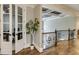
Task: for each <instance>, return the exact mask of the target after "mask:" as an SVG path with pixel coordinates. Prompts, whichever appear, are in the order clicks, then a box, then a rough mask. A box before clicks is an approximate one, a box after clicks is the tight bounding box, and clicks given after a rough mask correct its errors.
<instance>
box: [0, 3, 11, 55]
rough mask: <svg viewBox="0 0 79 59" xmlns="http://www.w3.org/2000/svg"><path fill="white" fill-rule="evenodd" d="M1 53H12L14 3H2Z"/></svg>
mask: <svg viewBox="0 0 79 59" xmlns="http://www.w3.org/2000/svg"><path fill="white" fill-rule="evenodd" d="M0 25H1V54H12V5H9V4H3V5H1V24H0Z"/></svg>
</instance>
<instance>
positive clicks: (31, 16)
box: [26, 6, 34, 47]
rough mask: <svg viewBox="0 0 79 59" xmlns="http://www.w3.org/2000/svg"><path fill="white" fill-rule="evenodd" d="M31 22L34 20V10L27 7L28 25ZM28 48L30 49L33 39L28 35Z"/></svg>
mask: <svg viewBox="0 0 79 59" xmlns="http://www.w3.org/2000/svg"><path fill="white" fill-rule="evenodd" d="M29 20H34V8H32V7H28V6H27V7H26V23H27V22H28V21H29ZM26 43H27V45H26V47H30V44H31V37H30V34H26Z"/></svg>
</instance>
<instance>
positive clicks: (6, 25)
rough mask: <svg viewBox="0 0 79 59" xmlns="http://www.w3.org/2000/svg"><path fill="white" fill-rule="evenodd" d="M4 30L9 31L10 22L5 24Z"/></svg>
mask: <svg viewBox="0 0 79 59" xmlns="http://www.w3.org/2000/svg"><path fill="white" fill-rule="evenodd" d="M3 32H9V24H3Z"/></svg>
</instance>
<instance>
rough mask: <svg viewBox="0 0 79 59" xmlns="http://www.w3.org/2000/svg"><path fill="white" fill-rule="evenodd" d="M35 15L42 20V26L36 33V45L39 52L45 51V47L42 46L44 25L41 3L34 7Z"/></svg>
mask: <svg viewBox="0 0 79 59" xmlns="http://www.w3.org/2000/svg"><path fill="white" fill-rule="evenodd" d="M34 16H35V18H38V20H39V22H40V27H39V30H38V32H37V33H36V38H35V40H34V45H35V47H36V48H37V50H38V51H39V52H42V51H43V47H42V45H43V44H42V34H41V33H42V30H41V27H42V22H41V20H42V7H41V5H37V6H36V7H35V8H34Z"/></svg>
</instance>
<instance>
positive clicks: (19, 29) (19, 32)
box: [15, 5, 24, 53]
mask: <svg viewBox="0 0 79 59" xmlns="http://www.w3.org/2000/svg"><path fill="white" fill-rule="evenodd" d="M23 48H24V40H23V9H22V8H21V7H19V6H17V5H16V6H15V53H17V52H19V51H20V50H21V49H23Z"/></svg>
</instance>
